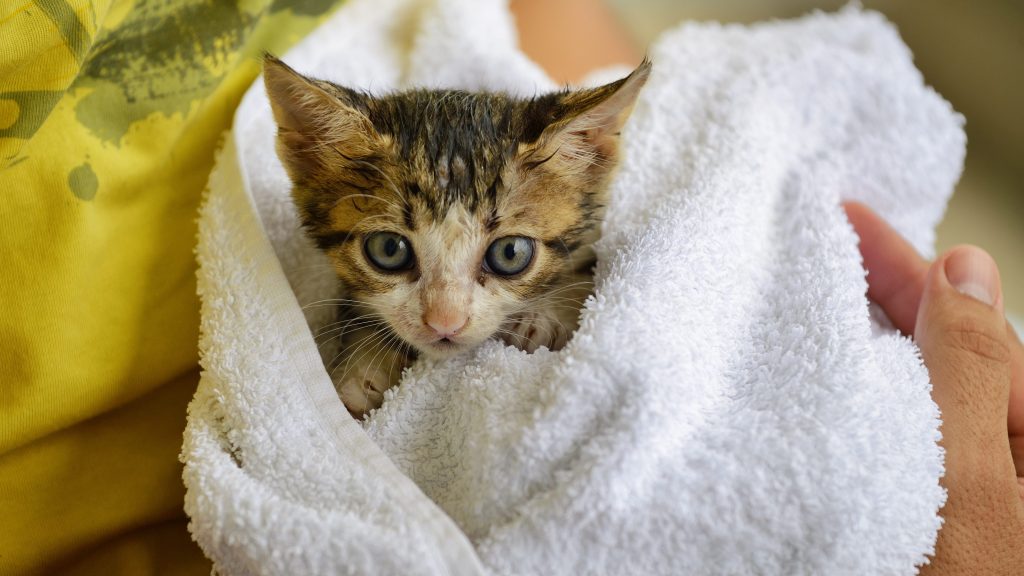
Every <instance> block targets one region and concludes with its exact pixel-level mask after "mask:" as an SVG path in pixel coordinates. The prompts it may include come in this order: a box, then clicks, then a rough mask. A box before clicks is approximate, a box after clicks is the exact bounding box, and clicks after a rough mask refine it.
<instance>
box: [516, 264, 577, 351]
mask: <svg viewBox="0 0 1024 576" xmlns="http://www.w3.org/2000/svg"><path fill="white" fill-rule="evenodd" d="M589 294H590V282H589V281H579V282H576V283H570V284H568V289H562V290H558V291H557V292H555V293H554V295H551V296H548V297H543V296H542V297H541V298H540V299H538V300H537V302H535V303H534V304H533V306H532V307H531V308H530V310H529V311H526V312H521V313H519V314H515V315H513V316H511V317H510V318H509V319H508V321H506V323H505V325H504V326H502V340H504V341H505V343H506V344H509V345H512V346H515V347H516V348H519V349H520V350H525V351H527V352H530V353H531V354H532V353H533V352H534V351H535V350H537V348H540V347H541V346H546V347H547V348H548V349H549V350H552V351H555V350H561V349H562V347H563V346H565V345H566V343H568V342H569V338H571V337H572V333H573V332H575V331H576V328H577V327H578V326H579V320H580V308H582V307H583V302H584V301H585V300H586V299H587V296H588V295H589Z"/></svg>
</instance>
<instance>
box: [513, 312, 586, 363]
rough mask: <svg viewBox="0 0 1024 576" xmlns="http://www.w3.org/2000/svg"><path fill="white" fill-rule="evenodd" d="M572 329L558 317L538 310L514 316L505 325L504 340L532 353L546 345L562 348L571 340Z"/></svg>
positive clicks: (549, 347) (557, 348)
mask: <svg viewBox="0 0 1024 576" xmlns="http://www.w3.org/2000/svg"><path fill="white" fill-rule="evenodd" d="M569 334H570V329H569V328H567V327H566V326H565V324H564V322H560V321H559V319H558V318H556V317H554V316H550V315H547V314H542V313H538V312H526V313H523V314H521V315H519V316H516V317H514V318H513V319H512V320H511V322H510V323H509V324H507V325H506V326H505V330H504V332H503V334H502V340H504V341H505V343H506V344H509V345H511V346H515V347H516V348H519V349H520V350H525V351H527V352H530V353H531V354H532V353H533V352H534V351H535V350H537V348H540V347H541V346H546V347H547V348H548V349H549V350H561V349H562V347H563V346H565V343H566V342H568V341H569Z"/></svg>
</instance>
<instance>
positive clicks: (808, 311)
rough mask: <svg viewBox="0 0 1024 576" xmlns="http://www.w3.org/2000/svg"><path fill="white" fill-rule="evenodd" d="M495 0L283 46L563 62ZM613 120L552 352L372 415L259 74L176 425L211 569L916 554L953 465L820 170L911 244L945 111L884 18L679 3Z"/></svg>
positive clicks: (865, 566) (474, 373) (354, 78)
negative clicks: (344, 354) (526, 38)
mask: <svg viewBox="0 0 1024 576" xmlns="http://www.w3.org/2000/svg"><path fill="white" fill-rule="evenodd" d="M515 37H516V36H515V31H514V23H513V22H512V21H511V18H510V17H509V14H508V12H507V7H506V5H505V3H504V2H502V1H500V0H448V1H444V0H432V1H431V0H421V1H416V0H350V2H349V3H348V4H347V5H346V6H345V7H343V8H342V9H341V10H340V11H339V12H338V13H337V14H336V16H334V17H333V18H332V19H331V20H330V21H329V22H328V23H327V24H325V25H324V26H323V27H322V28H321V29H320V30H318V31H317V32H315V33H314V34H313V35H312V36H310V37H309V38H308V39H306V40H305V41H304V42H302V43H301V44H300V45H299V46H298V47H297V48H295V49H294V50H293V51H292V52H291V53H289V54H287V55H285V57H284V59H285V61H286V62H288V63H289V64H290V65H292V66H293V67H295V68H296V69H297V70H299V71H301V72H304V73H308V74H312V75H315V76H319V77H323V78H326V79H329V80H333V81H336V82H339V83H342V84H345V85H349V86H357V87H363V88H368V89H370V90H371V91H375V92H380V91H385V90H390V89H394V88H401V87H406V86H414V85H424V84H426V85H431V86H441V85H443V86H455V87H462V88H469V89H479V88H488V89H507V90H511V91H515V92H518V93H522V94H533V93H535V92H538V91H543V90H547V89H549V88H551V87H552V84H551V82H550V80H548V79H547V78H545V77H544V75H543V73H542V72H541V70H540V69H539V68H538V67H537V66H535V65H534V64H532V63H531V62H529V61H528V60H527V59H526V58H525V56H523V55H522V54H521V53H520V52H519V51H518V49H517V47H516V40H515ZM650 55H651V57H652V60H653V61H654V71H653V74H652V76H651V78H650V81H649V82H648V85H647V87H646V88H645V90H644V91H643V93H642V94H641V96H640V100H639V103H638V105H637V107H636V109H635V111H634V113H633V117H632V118H631V120H630V122H629V124H628V125H627V128H626V130H625V132H624V134H623V142H624V159H623V166H622V168H621V171H620V172H619V174H618V176H617V177H616V179H615V181H614V184H613V190H612V192H613V194H612V196H613V199H612V202H611V205H610V207H609V214H608V217H607V221H606V223H605V227H604V236H603V238H602V240H601V241H600V243H599V247H598V253H599V265H598V270H597V274H596V277H595V280H596V294H595V296H594V297H593V298H592V299H591V300H590V301H588V303H587V305H586V309H585V310H584V311H583V313H582V322H581V326H580V329H579V330H578V332H577V333H576V335H575V337H574V338H573V340H572V341H571V342H570V343H569V345H568V346H567V347H566V348H565V349H563V350H562V351H560V352H558V353H552V352H548V351H546V350H541V351H538V352H537V353H535V354H532V355H530V354H525V353H523V352H521V351H519V350H516V349H513V348H509V347H505V346H503V345H501V344H500V343H497V342H490V343H487V344H485V345H484V346H482V347H481V348H479V349H478V350H476V351H475V352H473V353H471V354H468V355H466V356H464V357H460V358H455V359H451V360H448V361H444V362H428V361H421V362H418V363H417V364H415V365H414V366H413V367H412V368H410V369H409V370H408V371H407V372H406V373H405V374H404V376H403V378H402V383H401V385H400V386H398V387H397V388H395V389H393V390H392V391H390V392H389V393H388V394H387V395H386V400H385V403H384V406H383V407H382V408H381V409H380V410H379V411H377V412H375V413H374V414H373V415H372V417H371V418H370V419H369V421H368V422H366V423H364V424H362V425H361V424H360V423H357V422H356V421H354V420H352V419H351V418H350V417H349V416H348V414H347V413H346V412H345V410H344V408H343V407H342V405H341V403H340V401H339V400H338V398H337V396H336V394H335V392H334V390H333V388H332V385H331V382H330V379H329V377H328V374H327V372H326V370H325V368H324V366H323V361H322V359H321V358H320V357H319V355H318V352H317V347H316V344H315V343H314V340H313V337H312V335H311V328H310V327H311V326H312V329H313V330H314V331H315V330H317V329H318V328H319V327H320V326H323V325H324V324H325V323H327V322H329V321H331V314H332V310H331V308H330V307H316V306H313V307H308V308H306V310H305V312H306V314H305V315H304V314H303V310H302V308H301V307H300V303H302V304H306V303H311V302H316V301H318V300H321V299H324V298H329V297H331V296H332V295H333V294H334V291H335V288H336V284H335V282H334V279H333V276H332V274H331V272H330V271H329V269H327V267H326V265H325V262H324V258H323V257H322V256H321V255H320V254H319V253H317V252H316V251H315V250H314V249H313V248H312V247H311V246H310V244H309V243H308V242H307V241H306V240H305V239H304V238H303V237H302V236H301V234H300V232H299V230H298V225H297V223H296V218H295V214H294V210H293V209H292V206H291V202H290V199H289V198H288V189H289V186H288V182H287V179H286V177H285V175H284V172H283V170H282V168H281V167H280V164H279V163H278V161H277V159H276V157H275V156H274V152H273V133H274V126H273V122H272V119H271V116H270V112H269V107H268V105H267V101H266V97H265V95H264V92H263V87H262V84H261V83H257V84H256V85H254V86H253V88H252V89H251V90H250V91H249V94H247V96H246V98H245V100H244V101H243V103H242V106H241V107H240V108H239V111H238V114H237V116H236V122H235V128H234V132H233V134H231V135H230V136H229V137H228V138H227V141H226V142H225V145H224V148H223V150H222V152H221V153H220V156H219V158H218V164H217V168H216V170H215V171H214V174H213V175H212V177H211V180H210V186H209V196H208V199H207V201H206V203H205V205H204V208H203V210H202V215H201V218H200V233H199V248H198V258H199V262H200V270H199V291H200V295H201V296H202V302H203V304H202V306H203V308H202V338H201V341H200V347H201V351H202V363H203V367H204V373H203V378H202V381H201V383H200V387H199V390H198V391H197V393H196V398H195V400H194V401H193V403H192V405H191V406H190V409H189V423H188V428H187V430H186V435H185V444H184V447H183V450H182V460H183V461H184V463H185V465H186V466H185V483H186V486H187V488H188V492H187V497H186V502H185V506H186V511H187V512H188V514H189V515H190V516H191V518H192V523H191V529H192V532H193V536H194V537H195V539H196V540H197V541H198V542H199V544H200V545H201V546H202V547H203V549H204V551H205V552H206V553H207V555H209V556H210V557H211V558H212V559H213V560H214V562H215V564H216V569H217V570H218V572H220V573H223V574H328V573H340V574H510V575H511V574H538V575H539V574H544V575H548V574H565V575H576V574H826V573H827V574H913V573H915V565H916V564H920V563H922V562H924V561H925V558H926V557H925V555H926V554H927V553H929V552H930V551H931V550H932V547H933V543H934V540H935V536H936V531H937V529H938V527H939V526H940V523H941V521H940V519H939V517H938V515H937V510H938V508H939V507H940V506H941V504H942V503H943V501H944V498H945V494H944V492H943V490H942V489H941V487H940V486H939V484H938V478H939V476H940V475H941V473H942V469H943V468H942V454H941V450H940V449H939V447H938V446H937V445H936V440H937V439H938V438H939V432H938V424H939V420H938V410H937V408H936V407H935V405H934V404H933V403H932V401H931V399H930V396H929V392H930V385H929V382H928V378H927V373H926V371H925V369H924V367H923V366H922V365H921V363H920V360H919V357H918V354H917V351H916V349H915V347H914V346H913V344H912V343H911V342H910V341H909V340H907V339H906V338H903V337H901V336H899V335H896V334H894V333H893V332H892V331H891V330H890V329H886V328H884V327H880V326H879V325H878V324H877V323H876V322H873V321H872V320H871V318H870V317H869V312H868V306H867V301H866V298H865V295H864V294H865V288H866V284H865V281H864V272H863V270H862V268H861V265H860V258H859V255H858V252H857V249H856V237H855V235H854V234H853V232H852V230H851V228H850V227H849V225H848V224H847V223H846V221H845V219H844V216H843V213H842V211H841V210H840V208H839V199H840V198H841V197H842V198H848V199H858V200H861V201H865V202H867V203H869V204H870V205H872V206H873V207H874V208H875V209H876V210H877V211H879V212H880V213H881V214H882V215H883V216H885V217H886V218H887V219H889V220H890V221H891V222H892V223H893V224H894V226H895V227H896V228H897V229H898V230H899V231H900V232H901V233H903V234H904V235H905V236H906V237H907V238H909V239H910V241H911V242H912V243H913V244H914V246H915V247H916V248H917V249H918V250H919V251H921V252H922V253H923V254H925V255H930V254H931V250H932V242H933V229H934V226H935V224H936V223H937V222H938V220H939V218H940V217H941V215H942V212H943V209H944V206H945V202H946V200H947V199H948V196H949V194H950V193H951V191H952V187H953V184H954V183H955V181H956V179H957V177H958V176H959V173H960V169H961V166H962V161H963V155H964V145H965V141H964V134H963V131H962V126H961V125H962V119H961V118H960V117H959V116H958V115H957V114H956V113H955V112H953V110H952V109H951V108H950V106H949V105H948V104H947V103H946V102H945V101H943V100H942V99H941V98H940V97H939V96H937V95H936V94H935V93H934V92H933V91H932V90H930V89H929V88H927V87H926V86H924V84H923V81H922V78H921V75H920V74H919V73H918V72H917V70H915V69H914V67H913V65H912V62H911V55H910V52H909V51H908V50H907V48H906V47H905V46H904V45H903V44H902V42H901V41H900V39H899V37H898V35H897V34H896V32H895V30H894V29H893V28H892V26H891V25H890V24H888V23H887V22H886V21H885V20H884V18H882V17H881V16H880V15H878V14H875V13H871V12H864V11H862V10H860V9H859V8H856V7H852V8H848V9H845V10H843V11H841V12H839V13H836V14H814V15H811V16H808V17H805V18H802V19H800V20H796V21H789V22H773V23H768V24H761V25H756V26H750V27H743V26H719V25H716V24H686V25H683V26H681V27H679V28H677V29H675V30H673V31H670V32H668V33H666V34H665V35H664V36H663V37H662V38H661V39H660V40H659V41H658V42H657V43H656V44H655V46H654V47H653V48H652V50H651V54H650Z"/></svg>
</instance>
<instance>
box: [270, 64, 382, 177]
mask: <svg viewBox="0 0 1024 576" xmlns="http://www.w3.org/2000/svg"><path fill="white" fill-rule="evenodd" d="M263 82H264V84H265V85H266V88H267V96H268V97H269V98H270V107H271V109H272V110H273V111H274V119H275V120H276V121H277V126H278V130H277V153H278V156H280V158H281V162H282V163H284V166H285V169H286V170H287V171H288V174H289V176H291V178H292V181H294V182H303V181H306V180H309V179H310V178H316V177H317V175H318V173H320V172H321V171H323V170H326V169H327V168H328V167H329V166H337V165H339V164H341V165H344V164H345V163H346V161H352V160H358V159H363V158H366V157H369V156H373V155H375V154H376V153H377V151H378V150H379V146H378V144H379V137H378V136H377V132H376V130H374V128H373V124H372V122H370V119H369V118H367V116H366V114H364V113H363V112H362V111H361V110H360V108H364V109H365V98H366V97H365V96H363V95H362V94H360V93H358V92H355V91H354V90H348V89H347V88H342V87H341V86H336V85H334V84H330V83H327V82H321V81H318V80H312V79H309V78H306V77H305V76H302V75H301V74H299V73H298V72H296V71H295V70H292V69H291V68H290V67H289V66H288V65H287V64H285V63H284V62H282V61H280V60H278V59H277V58H275V57H273V56H271V55H270V54H266V55H265V56H264V57H263Z"/></svg>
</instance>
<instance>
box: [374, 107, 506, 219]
mask: <svg viewBox="0 0 1024 576" xmlns="http://www.w3.org/2000/svg"><path fill="white" fill-rule="evenodd" d="M521 106H522V104H521V103H520V102H517V101H515V100H513V99H511V98H509V97H508V96H506V95H503V94H482V93H468V92H461V91H455V90H448V91H443V92H428V91H423V90H419V91H411V92H405V93H402V94H398V95H393V96H388V97H384V98H381V99H379V100H377V101H376V102H374V103H373V104H372V105H371V110H370V111H369V112H370V114H369V116H370V119H371V121H372V122H373V124H374V127H375V128H376V129H377V130H378V131H380V132H381V134H383V135H385V136H387V137H388V138H389V140H390V141H391V142H392V143H393V146H394V148H395V149H394V153H395V154H396V155H397V156H398V158H399V160H400V161H401V163H402V164H403V165H404V167H405V169H406V172H407V173H406V175H405V177H406V180H407V182H406V183H405V184H406V186H407V187H408V191H409V193H410V194H411V195H413V196H417V195H420V196H422V197H423V198H424V200H426V201H427V202H428V203H429V209H430V212H431V213H432V215H433V216H434V217H435V218H436V219H443V218H444V217H445V216H446V215H447V214H448V213H449V209H450V208H451V207H452V206H453V205H455V204H461V205H463V206H466V207H468V208H470V209H471V210H473V211H476V210H478V209H480V208H482V207H483V208H486V207H489V206H493V205H494V194H495V193H496V188H497V184H498V178H499V175H500V172H501V169H502V167H503V166H504V165H505V163H506V162H507V161H508V160H509V159H510V158H511V157H512V156H513V154H514V153H515V151H516V147H517V144H518V141H519V134H518V133H517V132H518V131H517V129H516V126H517V122H516V118H517V116H518V113H519V109H520V107H521Z"/></svg>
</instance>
